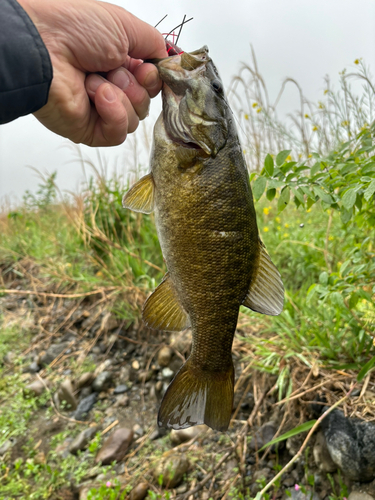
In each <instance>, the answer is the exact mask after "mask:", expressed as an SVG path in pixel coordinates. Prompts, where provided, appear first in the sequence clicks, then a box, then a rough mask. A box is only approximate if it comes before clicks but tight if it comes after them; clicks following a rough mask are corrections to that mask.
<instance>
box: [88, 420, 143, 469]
mask: <svg viewBox="0 0 375 500" xmlns="http://www.w3.org/2000/svg"><path fill="white" fill-rule="evenodd" d="M133 435H134V434H133V431H132V430H131V429H127V428H126V427H120V428H119V429H116V430H115V431H114V432H113V433H112V434H111V435H110V437H109V438H108V439H107V440H106V441H105V442H104V444H103V446H102V447H101V449H100V451H99V453H98V454H97V455H96V458H95V463H97V464H98V463H101V464H102V465H109V464H111V463H112V462H113V461H114V460H116V462H120V461H121V460H122V459H123V458H124V456H125V455H126V452H127V450H128V448H129V446H130V445H131V442H132V440H133Z"/></svg>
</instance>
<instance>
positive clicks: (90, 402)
mask: <svg viewBox="0 0 375 500" xmlns="http://www.w3.org/2000/svg"><path fill="white" fill-rule="evenodd" d="M97 397H98V394H97V393H96V392H93V393H92V394H90V395H89V396H87V397H85V398H83V399H82V400H81V401H80V402H79V403H78V406H77V409H76V411H75V412H74V413H73V418H75V419H76V420H86V419H87V417H88V413H89V411H90V410H91V408H92V407H93V406H94V404H95V403H96V399H97Z"/></svg>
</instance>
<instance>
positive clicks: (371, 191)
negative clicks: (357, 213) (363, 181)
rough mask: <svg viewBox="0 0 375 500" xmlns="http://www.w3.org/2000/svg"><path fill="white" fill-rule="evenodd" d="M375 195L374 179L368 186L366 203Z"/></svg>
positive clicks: (365, 194) (365, 195)
mask: <svg viewBox="0 0 375 500" xmlns="http://www.w3.org/2000/svg"><path fill="white" fill-rule="evenodd" d="M374 193H375V179H373V180H372V181H371V182H370V184H369V185H368V186H367V189H366V191H365V193H364V198H365V200H366V201H369V199H370V198H371V197H372V195H373V194H374Z"/></svg>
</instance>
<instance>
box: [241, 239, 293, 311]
mask: <svg viewBox="0 0 375 500" xmlns="http://www.w3.org/2000/svg"><path fill="white" fill-rule="evenodd" d="M259 244H260V256H259V263H258V269H257V272H256V274H255V276H254V277H253V280H252V282H251V284H250V287H249V291H248V293H247V295H246V298H245V301H244V302H243V304H242V305H244V306H246V307H248V308H249V309H252V310H253V311H256V312H259V313H262V314H268V315H269V316H277V315H278V314H280V313H281V311H282V310H283V307H284V285H283V282H282V280H281V276H280V273H279V271H278V270H277V269H276V266H275V265H274V264H273V263H272V261H271V257H270V256H269V255H268V253H267V250H266V248H265V246H264V245H263V243H262V242H261V241H260V240H259Z"/></svg>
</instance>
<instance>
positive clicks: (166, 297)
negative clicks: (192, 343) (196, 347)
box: [142, 273, 190, 332]
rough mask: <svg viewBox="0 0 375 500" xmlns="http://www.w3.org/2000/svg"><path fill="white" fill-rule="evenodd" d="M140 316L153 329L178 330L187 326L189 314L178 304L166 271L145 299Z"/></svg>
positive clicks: (188, 324)
mask: <svg viewBox="0 0 375 500" xmlns="http://www.w3.org/2000/svg"><path fill="white" fill-rule="evenodd" d="M142 317H143V321H144V322H145V324H146V325H147V326H149V327H150V328H154V329H155V330H166V331H169V332H180V331H181V330H185V328H189V326H190V318H189V315H188V314H187V312H186V311H185V309H184V308H183V306H182V305H181V304H180V301H179V299H178V295H177V292H176V291H175V289H174V286H173V283H172V280H171V278H170V276H169V274H168V273H167V274H166V275H165V276H164V279H163V281H162V282H161V283H160V285H159V286H158V287H157V288H156V290H154V292H153V293H152V294H151V295H150V296H149V297H148V299H147V300H146V302H145V305H144V306H143V311H142Z"/></svg>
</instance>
